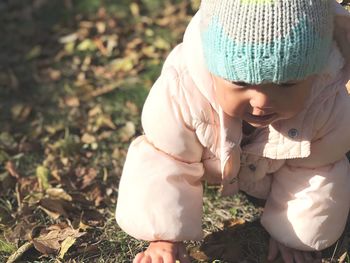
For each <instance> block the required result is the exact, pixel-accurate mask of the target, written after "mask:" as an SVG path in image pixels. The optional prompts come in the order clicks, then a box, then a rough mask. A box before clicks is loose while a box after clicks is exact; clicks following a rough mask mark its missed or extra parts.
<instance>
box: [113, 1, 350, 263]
mask: <svg viewBox="0 0 350 263" xmlns="http://www.w3.org/2000/svg"><path fill="white" fill-rule="evenodd" d="M349 25H350V18H349V16H348V13H347V11H345V10H344V9H342V7H341V6H340V5H338V4H337V3H336V2H335V1H333V0H332V1H331V0H289V1H285V0H202V2H201V6H200V9H199V11H198V13H197V14H196V15H195V16H194V17H193V19H192V21H191V22H190V24H189V26H188V28H187V30H186V32H185V36H184V40H183V42H182V43H181V44H179V45H178V46H176V47H175V48H174V49H173V50H172V51H171V53H170V54H169V56H168V58H167V60H166V61H165V63H164V66H163V69H162V72H161V75H160V77H159V78H158V80H157V81H156V83H155V84H154V86H153V87H152V89H151V91H150V94H149V96H148V97H147V100H146V102H145V105H144V108H143V112H142V125H143V129H144V133H145V134H144V135H142V136H139V137H138V138H136V139H135V140H134V141H133V142H132V143H131V145H130V148H129V151H128V154H127V158H126V162H125V166H124V170H123V174H122V177H121V181H120V187H119V196H118V203H117V209H116V218H117V222H118V224H119V225H120V227H121V228H122V229H123V230H124V231H125V232H127V233H128V234H130V235H131V236H133V237H135V238H137V239H142V240H147V241H150V245H149V247H148V248H147V250H146V251H144V252H141V253H139V254H137V256H136V257H135V259H134V262H135V263H145V262H147V263H150V262H152V263H154V262H156V263H160V262H163V263H173V262H175V260H176V259H178V260H180V262H181V263H183V262H184V263H187V262H190V260H189V256H188V254H187V252H186V248H185V246H184V244H183V241H185V240H201V239H202V238H203V231H202V227H201V226H202V224H201V216H202V196H203V186H202V183H203V181H204V180H206V181H208V182H209V183H217V184H221V194H222V195H233V194H235V193H237V192H238V191H243V192H245V193H247V194H248V195H251V196H254V197H257V198H262V199H266V204H265V207H264V213H263V215H262V218H261V224H262V225H263V227H264V228H265V229H266V231H267V232H268V233H269V234H270V236H271V238H270V244H269V251H268V259H270V260H273V259H274V258H276V257H277V255H278V254H279V253H280V254H281V256H282V258H283V260H284V262H286V263H292V262H296V263H301V262H311V261H315V260H316V261H319V262H320V260H321V259H320V253H319V251H320V250H322V249H325V248H327V247H329V246H331V245H332V244H334V243H335V242H336V241H337V239H338V238H339V237H340V235H341V234H342V232H343V230H344V227H345V224H346V220H347V216H348V212H349V205H350V203H349V200H350V191H349V189H350V165H349V161H348V159H347V158H346V152H347V151H349V150H350V98H349V96H348V93H347V91H346V88H345V85H346V82H347V81H348V80H349V75H350V70H349V69H350V66H349V64H350V54H349V52H350V50H349V47H350V27H349Z"/></svg>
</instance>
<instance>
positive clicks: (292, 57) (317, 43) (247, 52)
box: [201, 17, 332, 84]
mask: <svg viewBox="0 0 350 263" xmlns="http://www.w3.org/2000/svg"><path fill="white" fill-rule="evenodd" d="M219 21H220V20H219V19H218V18H217V17H213V18H212V20H211V21H210V23H209V24H208V26H207V27H206V28H205V29H203V30H202V34H201V35H202V44H203V50H204V56H205V61H206V64H207V67H208V69H209V71H210V72H212V73H213V74H215V75H217V76H220V77H222V78H225V79H227V80H230V81H244V82H246V83H254V84H259V83H265V82H273V83H283V82H287V81H290V80H300V79H304V78H305V77H307V76H309V75H311V74H314V73H317V72H319V71H321V70H322V68H323V67H324V66H325V64H326V60H327V58H328V54H329V51H330V48H331V43H332V34H331V33H329V32H331V31H332V29H331V28H329V31H328V34H324V35H323V36H320V35H318V34H316V33H315V32H317V31H316V30H315V29H314V27H313V25H312V24H310V22H308V21H307V20H305V19H304V20H301V21H299V23H298V24H296V25H293V28H291V30H290V32H289V33H288V34H287V35H285V36H283V37H281V39H273V41H271V42H267V43H259V42H257V43H239V42H238V41H235V40H234V39H232V38H229V37H228V36H227V33H226V32H225V30H224V29H223V27H222V26H221V24H220V22H219Z"/></svg>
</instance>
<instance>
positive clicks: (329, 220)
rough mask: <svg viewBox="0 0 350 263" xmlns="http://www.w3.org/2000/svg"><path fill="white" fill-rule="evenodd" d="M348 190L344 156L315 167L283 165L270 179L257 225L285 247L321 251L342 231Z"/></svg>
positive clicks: (349, 172)
mask: <svg viewBox="0 0 350 263" xmlns="http://www.w3.org/2000/svg"><path fill="white" fill-rule="evenodd" d="M349 187H350V166H349V161H348V160H347V158H346V157H345V156H344V157H343V159H341V160H339V161H337V162H335V163H333V164H329V165H326V166H322V167H318V168H303V167H293V166H289V165H284V166H283V167H282V168H281V169H280V170H278V171H277V172H276V173H275V174H274V176H273V180H272V186H271V192H270V195H269V197H268V199H267V202H266V205H265V209H264V213H263V216H262V218H261V223H262V225H263V226H264V227H265V229H266V230H267V231H268V232H269V233H270V235H271V236H272V237H274V238H275V239H276V240H278V241H279V242H281V243H282V244H284V245H286V246H287V247H291V248H294V249H299V250H305V251H312V250H322V249H325V248H327V247H329V246H331V245H332V244H333V243H335V242H336V241H337V239H338V238H339V237H340V236H341V234H342V232H343V231H344V228H345V224H346V219H347V216H348V212H349V200H350V191H349Z"/></svg>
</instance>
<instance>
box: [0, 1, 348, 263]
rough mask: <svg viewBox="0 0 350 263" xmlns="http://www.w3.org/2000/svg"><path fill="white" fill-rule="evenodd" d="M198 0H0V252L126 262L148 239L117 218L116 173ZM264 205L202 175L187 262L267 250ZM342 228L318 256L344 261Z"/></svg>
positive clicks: (0, 258)
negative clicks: (221, 189)
mask: <svg viewBox="0 0 350 263" xmlns="http://www.w3.org/2000/svg"><path fill="white" fill-rule="evenodd" d="M198 2H199V1H195V0H193V1H191V2H190V1H181V0H177V1H170V0H168V1H160V0H139V1H129V0H118V1H111V0H104V1H102V0H77V1H72V0H64V1H62V0H50V1H49V0H30V1H25V2H24V1H21V0H3V1H1V2H0V24H1V26H0V35H1V41H0V123H1V125H0V229H1V232H0V262H6V261H7V262H15V261H21V262H131V259H132V258H133V256H134V255H135V254H136V253H137V252H139V251H141V250H142V249H144V248H145V246H146V243H145V242H140V241H137V240H135V239H133V238H131V237H129V236H127V235H126V234H125V233H124V232H122V231H121V230H120V229H119V228H118V226H117V224H116V223H115V219H114V209H115V205H116V200H117V195H118V182H119V178H120V174H121V170H122V166H123V162H124V159H125V155H126V151H127V147H128V145H129V143H130V141H131V140H132V139H133V138H135V137H136V136H137V135H139V134H141V132H142V130H141V127H140V111H141V108H142V105H143V102H144V100H145V98H146V96H147V93H148V91H149V89H150V87H151V85H152V83H153V82H154V80H155V79H156V77H157V75H158V74H159V72H160V69H161V65H162V63H163V60H164V58H165V56H166V54H167V53H168V52H169V50H170V49H171V48H172V47H174V45H175V44H176V43H178V42H180V41H181V37H182V34H183V32H184V29H185V27H186V25H187V23H188V21H189V19H190V17H191V15H192V14H193V13H194V12H195V11H196V10H197V8H198ZM343 2H345V1H343ZM261 212H262V208H261V207H260V206H259V205H258V204H257V202H252V200H248V199H247V197H246V196H244V195H243V194H239V195H237V196H234V197H229V198H220V197H219V196H218V194H217V188H216V187H213V186H205V198H204V219H203V227H204V230H205V234H206V237H205V239H204V241H203V242H193V243H188V250H189V252H190V254H191V256H192V257H193V262H213V261H215V262H266V260H265V258H266V250H267V238H268V236H267V234H266V232H265V231H264V230H263V229H262V227H261V226H260V225H259V223H258V220H257V219H258V218H259V215H260V214H261ZM349 235H350V230H349V229H348V227H347V229H346V231H345V233H344V235H343V236H342V238H341V239H340V240H339V241H338V242H337V244H336V245H335V246H333V247H332V248H330V249H328V250H327V251H324V253H323V255H324V261H325V262H330V261H331V259H332V260H333V261H334V262H338V261H341V262H350V260H349V257H348V254H347V253H348V252H347V251H348V249H349V242H348V240H349ZM275 262H281V261H280V259H279V260H276V261H275Z"/></svg>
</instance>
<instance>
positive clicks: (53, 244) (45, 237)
mask: <svg viewBox="0 0 350 263" xmlns="http://www.w3.org/2000/svg"><path fill="white" fill-rule="evenodd" d="M84 234H85V233H81V232H79V230H76V229H73V228H71V227H65V228H62V226H61V225H53V226H50V227H49V228H47V229H42V231H41V233H40V234H39V236H38V237H36V238H33V244H34V247H35V249H36V250H38V251H39V252H41V253H42V254H44V255H47V254H52V253H55V252H57V251H58V250H59V249H61V245H62V242H63V241H64V240H66V239H67V238H68V237H71V239H70V240H68V241H67V242H66V243H64V245H65V247H64V250H66V251H65V252H67V250H68V249H69V247H70V246H71V245H72V244H73V243H74V242H75V240H76V238H78V237H80V236H82V235H84ZM72 239H74V242H73V243H72V244H71V245H70V246H68V245H69V244H70V243H71V242H72ZM65 252H64V253H65ZM64 253H63V256H64Z"/></svg>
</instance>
